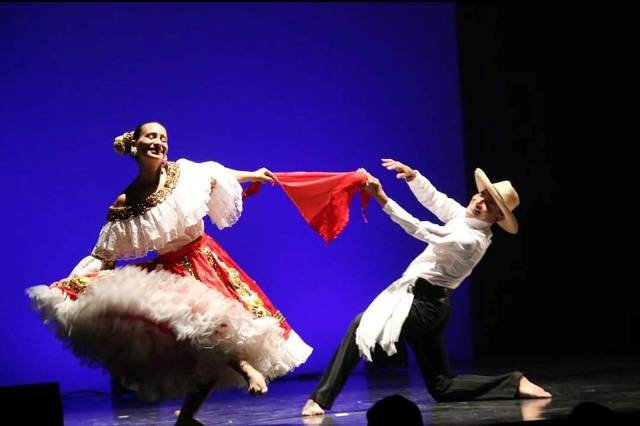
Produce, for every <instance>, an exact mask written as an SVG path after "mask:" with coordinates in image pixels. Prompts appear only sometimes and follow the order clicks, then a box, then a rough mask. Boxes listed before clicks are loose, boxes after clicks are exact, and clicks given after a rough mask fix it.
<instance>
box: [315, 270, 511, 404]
mask: <svg viewBox="0 0 640 426" xmlns="http://www.w3.org/2000/svg"><path fill="white" fill-rule="evenodd" d="M439 290H441V289H439V288H437V287H435V286H433V285H431V284H429V283H428V282H427V281H425V280H422V279H419V280H418V281H417V282H416V286H415V288H414V299H413V303H412V304H411V309H410V311H409V315H408V316H407V319H406V320H405V322H404V324H403V326H402V331H401V334H400V337H401V338H403V337H404V338H405V339H406V340H407V342H408V343H409V346H410V347H411V349H412V350H413V351H414V353H415V355H416V359H417V362H418V365H419V367H420V371H421V372H422V377H423V379H424V382H425V384H426V385H427V389H428V390H429V393H430V394H431V396H432V397H433V398H434V399H435V400H436V401H470V400H481V399H511V398H515V397H516V395H517V393H518V385H519V383H520V378H521V377H522V373H520V372H517V371H514V372H511V373H507V374H502V375H498V376H480V375H457V376H456V375H452V374H451V371H450V367H449V359H448V356H447V352H446V348H445V345H444V330H445V326H446V325H447V322H448V320H449V316H450V314H451V308H450V305H449V298H448V295H445V294H437V293H438V291H439ZM361 317H362V313H360V314H358V315H357V316H356V317H355V319H354V320H353V321H352V322H351V325H350V326H349V329H348V330H347V332H346V334H345V335H344V337H343V338H342V343H340V346H339V347H338V349H337V351H336V353H335V354H334V355H333V359H332V360H331V363H330V364H329V367H328V368H327V369H326V370H325V372H324V374H323V376H322V378H321V379H320V383H319V384H318V386H317V387H316V389H315V391H314V392H313V394H312V395H311V399H313V400H314V401H315V402H317V403H318V404H319V405H320V406H321V407H323V408H325V409H329V408H331V406H332V405H333V403H334V401H335V400H336V398H337V397H338V394H339V393H340V391H341V390H342V388H343V387H344V384H345V383H346V381H347V378H348V376H349V374H350V373H351V372H352V371H353V369H354V368H355V367H356V365H357V364H358V361H359V360H360V353H359V351H358V346H357V345H356V340H355V336H356V330H357V328H358V325H359V324H360V318H361Z"/></svg>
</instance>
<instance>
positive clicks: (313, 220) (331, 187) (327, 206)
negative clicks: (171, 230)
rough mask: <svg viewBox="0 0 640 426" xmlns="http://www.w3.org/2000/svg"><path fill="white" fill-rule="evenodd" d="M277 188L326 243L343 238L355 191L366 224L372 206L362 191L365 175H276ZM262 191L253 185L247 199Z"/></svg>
mask: <svg viewBox="0 0 640 426" xmlns="http://www.w3.org/2000/svg"><path fill="white" fill-rule="evenodd" d="M274 174H275V175H276V177H277V178H278V184H279V185H280V187H281V188H282V189H283V190H284V192H286V194H287V195H288V196H289V198H290V199H291V201H293V204H295V205H296V207H297V208H298V210H299V211H300V213H302V216H303V217H304V219H305V220H306V221H307V223H308V224H309V225H310V226H311V227H312V228H313V229H315V231H316V232H317V233H318V234H320V236H321V237H322V239H323V240H324V241H325V243H329V242H331V241H332V240H334V239H335V238H337V237H338V235H340V233H341V232H342V231H343V230H344V228H345V226H346V225H347V222H349V204H350V203H351V200H352V199H353V196H354V195H355V193H356V191H358V190H360V203H361V206H362V217H363V219H364V221H365V222H366V221H367V218H366V217H365V216H364V210H365V209H366V208H367V204H368V203H369V194H368V193H367V192H365V191H363V190H362V189H363V188H364V186H365V185H366V183H367V178H366V176H364V175H363V174H362V173H358V172H346V173H330V172H291V173H274ZM259 188H260V183H259V182H254V183H252V184H251V185H250V186H249V187H247V189H246V190H245V191H244V193H243V198H247V197H249V196H251V195H253V194H255V193H256V192H258V189H259Z"/></svg>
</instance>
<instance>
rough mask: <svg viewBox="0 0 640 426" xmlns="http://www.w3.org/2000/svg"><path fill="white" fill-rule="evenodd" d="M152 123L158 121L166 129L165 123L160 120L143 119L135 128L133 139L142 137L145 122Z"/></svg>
mask: <svg viewBox="0 0 640 426" xmlns="http://www.w3.org/2000/svg"><path fill="white" fill-rule="evenodd" d="M150 123H157V124H159V125H161V126H162V127H164V128H165V129H166V126H165V125H164V124H162V123H161V122H159V121H143V122H142V123H140V124H138V125H137V126H136V128H135V130H134V131H133V140H134V141H137V140H138V139H139V138H140V133H142V126H144V125H145V124H150Z"/></svg>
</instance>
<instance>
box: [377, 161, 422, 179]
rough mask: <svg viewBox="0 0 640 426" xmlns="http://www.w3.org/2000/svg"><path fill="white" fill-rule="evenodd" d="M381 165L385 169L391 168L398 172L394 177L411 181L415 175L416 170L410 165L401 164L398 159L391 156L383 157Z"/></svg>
mask: <svg viewBox="0 0 640 426" xmlns="http://www.w3.org/2000/svg"><path fill="white" fill-rule="evenodd" d="M382 167H385V168H386V169H387V170H393V171H396V172H398V174H397V175H396V178H398V179H404V180H405V181H407V182H411V181H412V180H413V179H414V178H415V177H416V171H415V170H413V169H412V168H411V167H409V166H407V165H406V164H403V163H401V162H399V161H396V160H393V159H391V158H383V159H382Z"/></svg>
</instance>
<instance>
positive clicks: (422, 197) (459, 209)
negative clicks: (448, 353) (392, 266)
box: [383, 172, 492, 289]
mask: <svg viewBox="0 0 640 426" xmlns="http://www.w3.org/2000/svg"><path fill="white" fill-rule="evenodd" d="M408 184H409V188H410V189H411V192H413V194H414V195H415V196H416V198H417V199H418V201H419V202H420V204H422V205H423V206H425V207H426V208H427V209H429V210H430V211H431V212H432V213H433V214H435V215H436V216H437V217H438V219H440V220H441V221H442V222H444V226H441V225H436V224H435V223H431V222H429V221H426V220H425V221H420V220H418V219H416V218H415V217H413V216H412V215H411V214H409V213H408V212H407V211H406V210H404V209H403V208H402V207H400V206H399V205H398V203H396V202H395V201H393V200H392V199H389V202H387V204H386V205H385V206H384V208H383V210H384V211H385V212H386V213H387V214H388V215H389V216H390V217H391V220H393V221H394V222H396V223H397V224H398V225H400V226H401V227H402V228H403V229H404V230H405V231H406V232H407V233H408V234H409V235H411V236H412V237H414V238H417V239H419V240H421V241H424V242H426V243H429V245H428V246H427V247H426V248H425V250H424V251H423V252H422V253H420V255H418V257H416V258H415V259H414V260H413V261H412V262H411V263H410V264H409V266H408V267H407V269H406V270H405V272H404V274H402V276H403V277H412V278H417V277H422V278H424V279H425V280H427V281H429V282H430V283H431V284H434V285H440V286H443V287H448V288H450V289H455V288H456V287H458V286H459V285H460V283H462V281H463V280H464V279H465V278H466V277H468V276H469V274H471V271H472V270H473V268H474V267H475V266H476V265H477V264H478V262H479V261H480V259H481V258H482V256H484V253H485V252H486V251H487V248H488V247H489V245H490V244H491V236H492V233H491V223H489V222H485V221H483V220H479V219H474V218H470V217H466V208H465V207H463V206H461V205H460V204H459V203H458V202H457V201H455V200H453V199H451V198H449V197H447V195H446V194H443V193H442V192H439V191H438V190H436V188H435V187H434V186H433V185H432V184H431V182H429V180H428V179H427V178H426V177H424V176H422V175H421V174H420V173H419V172H418V173H417V175H416V177H415V178H414V179H413V180H412V181H411V182H409V183H408Z"/></svg>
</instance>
